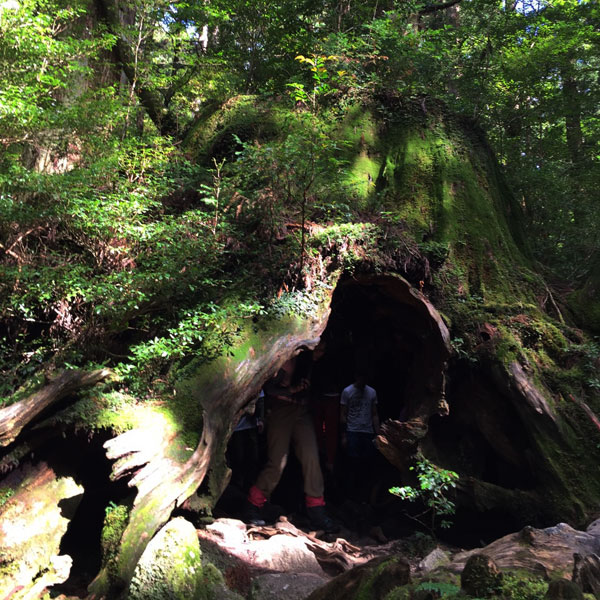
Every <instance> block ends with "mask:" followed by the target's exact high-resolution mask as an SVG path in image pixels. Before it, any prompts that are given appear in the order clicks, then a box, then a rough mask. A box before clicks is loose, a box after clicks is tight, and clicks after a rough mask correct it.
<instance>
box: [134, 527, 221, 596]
mask: <svg viewBox="0 0 600 600" xmlns="http://www.w3.org/2000/svg"><path fill="white" fill-rule="evenodd" d="M223 585H224V580H223V576H222V575H221V573H220V572H219V571H218V569H216V568H215V567H214V566H213V565H210V564H207V565H204V566H203V565H202V560H201V552H200V546H199V544H198V536H197V534H196V529H195V528H194V526H193V525H192V524H191V523H190V522H189V521H186V520H185V519H184V518H182V517H178V518H176V519H173V520H172V521H169V523H168V524H167V525H165V527H163V528H162V529H161V530H160V531H159V532H158V534H157V535H156V536H155V537H154V538H153V539H152V540H151V541H150V543H149V544H148V546H147V547H146V549H145V551H144V553H143V554H142V557H141V558H140V560H139V562H138V564H137V566H136V568H135V572H134V575H133V579H132V580H131V584H130V586H129V592H128V595H127V598H128V600H217V599H218V598H222V597H223V595H222V594H221V593H220V592H221V591H222V589H223Z"/></svg>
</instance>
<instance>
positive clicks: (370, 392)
mask: <svg viewBox="0 0 600 600" xmlns="http://www.w3.org/2000/svg"><path fill="white" fill-rule="evenodd" d="M340 405H341V413H340V421H341V424H342V447H343V448H344V449H345V450H346V454H347V456H348V459H349V461H350V464H351V473H352V477H351V479H354V480H355V481H354V483H350V487H351V488H355V489H354V491H355V492H358V488H361V491H362V492H363V494H357V495H358V496H364V494H365V493H368V487H369V480H370V477H369V463H370V462H371V460H372V459H373V458H374V456H375V446H374V444H373V438H374V437H375V435H377V434H378V433H379V414H378V412H377V393H376V392H375V390H374V389H373V388H372V387H371V386H368V385H367V378H366V376H365V375H364V374H363V373H357V375H356V378H355V381H354V383H353V384H351V385H349V386H348V387H346V388H344V391H343V392H342V397H341V399H340Z"/></svg>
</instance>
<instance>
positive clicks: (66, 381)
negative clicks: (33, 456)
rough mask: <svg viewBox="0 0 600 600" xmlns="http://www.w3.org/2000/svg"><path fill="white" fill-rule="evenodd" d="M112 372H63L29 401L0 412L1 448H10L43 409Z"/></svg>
mask: <svg viewBox="0 0 600 600" xmlns="http://www.w3.org/2000/svg"><path fill="white" fill-rule="evenodd" d="M111 374H112V371H110V370H109V369H97V370H96V371H79V370H72V371H63V372H62V373H61V374H60V375H58V376H57V377H56V378H55V379H53V380H52V381H51V382H50V383H49V384H48V385H46V386H44V387H43V388H42V389H41V390H39V391H37V392H35V394H32V395H31V396H29V397H28V398H24V399H23V400H19V402H15V403H14V404H11V405H10V406H7V407H6V408H3V409H0V446H8V445H9V444H10V443H11V442H13V441H14V440H15V439H16V438H17V436H18V435H19V434H20V433H21V431H22V430H23V428H24V427H25V426H26V425H27V424H28V423H30V422H31V421H32V420H33V419H34V418H35V417H36V416H37V415H39V414H40V413H41V412H42V411H43V410H44V409H46V408H48V407H49V406H51V405H52V404H54V403H55V402H58V401H59V400H61V399H62V398H64V397H65V396H68V395H69V394H72V393H73V392H75V391H77V390H78V389H81V388H83V387H88V386H91V385H95V384H96V383H98V382H100V381H103V380H104V379H106V378H107V377H108V376H109V375H111Z"/></svg>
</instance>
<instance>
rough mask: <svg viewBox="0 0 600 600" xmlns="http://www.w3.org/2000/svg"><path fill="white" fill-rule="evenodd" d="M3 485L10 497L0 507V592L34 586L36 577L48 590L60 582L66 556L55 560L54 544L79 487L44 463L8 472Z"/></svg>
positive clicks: (68, 564)
mask: <svg viewBox="0 0 600 600" xmlns="http://www.w3.org/2000/svg"><path fill="white" fill-rule="evenodd" d="M5 484H6V485H7V486H10V487H7V488H4V489H10V490H11V492H12V493H11V494H10V497H9V498H7V501H6V502H5V503H4V505H3V506H2V507H1V508H0V590H2V591H5V592H10V591H11V590H13V589H15V588H21V589H22V590H28V589H29V588H30V587H32V586H33V585H34V583H35V582H38V587H39V577H40V576H43V577H44V580H45V581H46V582H47V584H48V585H51V584H53V583H61V582H63V581H65V580H66V579H67V578H68V576H69V570H70V567H71V557H69V556H67V555H59V553H60V543H61V540H62V537H63V536H64V534H65V533H66V531H67V527H68V525H69V522H70V519H71V518H72V517H73V515H74V513H75V511H76V510H77V507H78V506H79V503H80V501H81V498H82V497H83V488H82V487H81V486H80V485H77V483H75V481H74V480H73V479H72V478H71V477H58V476H57V475H56V474H55V473H54V471H53V470H52V469H50V468H49V467H48V465H46V464H45V463H39V464H38V465H35V466H32V465H25V466H24V467H23V468H21V469H19V470H16V471H13V473H11V474H10V475H9V477H7V478H6V480H5ZM5 495H8V494H7V493H6V492H5ZM24 593H26V592H24Z"/></svg>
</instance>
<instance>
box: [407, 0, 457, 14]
mask: <svg viewBox="0 0 600 600" xmlns="http://www.w3.org/2000/svg"><path fill="white" fill-rule="evenodd" d="M461 1H462V0H449V1H448V2H442V3H441V4H431V5H429V6H426V7H425V8H422V9H421V10H419V11H418V14H419V15H427V14H429V13H433V12H437V11H438V10H445V9H447V8H450V7H451V6H454V5H455V4H459V3H460V2H461Z"/></svg>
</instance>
